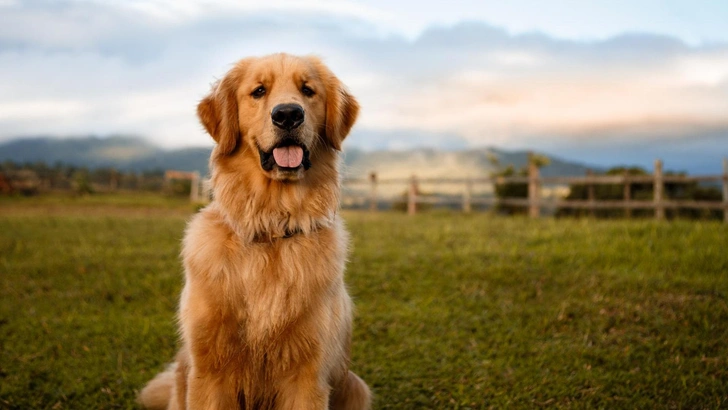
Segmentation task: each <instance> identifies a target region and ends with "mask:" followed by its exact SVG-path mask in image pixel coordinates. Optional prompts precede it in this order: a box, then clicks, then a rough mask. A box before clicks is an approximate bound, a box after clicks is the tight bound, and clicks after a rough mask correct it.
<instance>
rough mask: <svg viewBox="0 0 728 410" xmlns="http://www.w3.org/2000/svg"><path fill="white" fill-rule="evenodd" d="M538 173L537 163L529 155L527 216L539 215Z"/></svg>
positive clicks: (534, 216) (536, 216) (535, 216)
mask: <svg viewBox="0 0 728 410" xmlns="http://www.w3.org/2000/svg"><path fill="white" fill-rule="evenodd" d="M538 182H539V175H538V165H537V164H536V161H534V160H533V159H532V158H531V156H530V155H529V159H528V216H530V217H531V218H538V217H539V216H540V213H541V212H540V204H539V199H540V198H539V197H540V192H539V186H538V185H539V184H538Z"/></svg>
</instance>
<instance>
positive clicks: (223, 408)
mask: <svg viewBox="0 0 728 410" xmlns="http://www.w3.org/2000/svg"><path fill="white" fill-rule="evenodd" d="M238 408H239V404H238V397H237V392H236V391H235V390H234V389H232V388H230V386H229V383H226V382H225V379H224V378H222V377H220V375H219V374H209V373H207V374H206V372H202V371H200V369H195V368H192V369H190V373H189V376H188V379H187V410H237V409H238Z"/></svg>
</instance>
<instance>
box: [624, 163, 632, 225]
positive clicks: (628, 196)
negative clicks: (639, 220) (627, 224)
mask: <svg viewBox="0 0 728 410" xmlns="http://www.w3.org/2000/svg"><path fill="white" fill-rule="evenodd" d="M631 200H632V185H631V184H630V182H629V171H627V170H626V169H625V170H624V202H625V207H624V216H625V217H627V219H629V218H632V208H631V207H630V201H631Z"/></svg>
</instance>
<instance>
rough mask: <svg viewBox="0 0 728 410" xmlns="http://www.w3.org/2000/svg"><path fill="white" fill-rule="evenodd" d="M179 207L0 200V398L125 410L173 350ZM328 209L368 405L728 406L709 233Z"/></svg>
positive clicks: (714, 241)
mask: <svg viewBox="0 0 728 410" xmlns="http://www.w3.org/2000/svg"><path fill="white" fill-rule="evenodd" d="M191 212H193V208H192V206H190V205H189V204H186V203H185V202H183V201H175V200H171V199H159V198H152V197H149V198H147V199H143V200H141V201H135V200H133V199H123V198H116V197H114V198H104V197H91V198H90V199H88V198H87V199H73V200H70V199H64V200H58V199H41V200H40V201H34V200H25V199H24V200H17V199H13V200H8V199H3V200H2V201H0V408H10V409H31V408H32V409H34V408H53V409H63V408H74V409H93V408H104V409H106V408H136V405H135V403H134V397H135V394H136V392H137V391H138V389H139V388H141V387H142V385H143V384H144V382H146V381H147V380H148V379H149V378H150V377H151V376H153V375H154V374H155V373H156V372H157V371H159V370H160V369H161V368H162V367H163V366H164V363H165V362H167V361H168V360H169V359H171V358H172V356H173V354H174V352H175V347H176V342H177V340H176V333H175V332H176V330H175V324H174V312H175V308H176V301H177V295H178V292H179V290H180V288H181V268H180V264H179V261H178V257H177V255H178V249H179V240H180V238H181V236H182V232H183V228H184V224H185V220H186V218H187V217H189V215H190V214H191ZM345 218H346V220H347V221H348V225H349V229H350V230H351V232H352V234H353V254H352V256H351V261H350V263H349V267H348V271H347V281H348V283H349V286H350V290H351V293H352V295H353V296H354V298H355V301H356V305H357V316H356V323H355V327H356V331H355V337H354V351H353V356H354V357H353V364H352V367H353V369H354V370H355V371H356V372H357V373H359V374H360V375H361V376H362V377H363V378H364V379H365V380H367V382H368V383H369V384H370V386H371V387H372V389H373V390H374V392H375V394H376V402H375V407H376V408H380V409H422V408H447V409H449V408H453V409H467V408H473V409H480V408H491V407H493V408H508V409H511V408H537V407H549V408H608V409H613V408H629V409H632V408H726V407H728V343H727V341H728V301H727V299H726V298H728V227H726V226H725V225H723V224H720V223H712V222H711V223H707V222H679V221H678V222H672V223H663V224H660V223H655V222H652V221H592V220H558V221H555V220H548V219H544V220H538V221H531V220H527V219H521V218H510V219H506V218H498V217H492V216H488V215H480V214H474V215H463V214H457V213H452V214H451V213H431V214H422V215H418V216H416V217H407V216H405V215H401V214H387V213H385V214H365V213H345Z"/></svg>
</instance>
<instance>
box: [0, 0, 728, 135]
mask: <svg viewBox="0 0 728 410" xmlns="http://www.w3.org/2000/svg"><path fill="white" fill-rule="evenodd" d="M0 7H1V9H0V16H2V17H0V23H2V24H0V139H7V138H11V137H15V136H18V135H29V134H51V135H69V134H88V133H97V134H110V133H125V134H138V135H145V136H148V137H149V138H150V139H152V140H154V141H155V142H157V143H160V144H162V145H164V146H168V147H177V146H186V145H204V144H210V143H211V141H210V139H209V137H208V136H206V135H204V133H203V131H202V128H201V127H200V126H199V124H198V123H197V119H196V118H195V116H194V108H195V105H196V103H197V101H198V100H199V99H200V98H201V97H202V96H203V95H204V94H205V93H207V91H208V87H209V84H210V83H211V82H212V81H214V80H215V78H217V77H220V76H221V75H223V74H224V72H225V71H226V70H227V69H228V68H229V67H230V64H231V63H232V62H234V61H235V60H237V59H238V58H241V57H243V56H247V55H260V54H267V53H270V52H277V51H287V52H292V53H296V54H306V53H314V54H319V55H322V56H323V57H324V58H325V60H326V61H327V63H328V64H329V65H331V66H332V68H333V70H334V71H335V72H336V73H337V74H338V75H339V76H340V77H341V78H342V79H343V80H344V82H346V83H347V84H348V85H349V87H350V88H351V90H352V91H353V92H354V94H355V95H357V96H358V97H359V99H360V101H361V104H362V107H363V110H362V115H361V119H360V122H359V125H358V126H357V130H356V133H355V135H354V136H353V137H352V138H351V140H350V141H349V144H354V145H356V146H361V147H366V148H376V147H382V146H389V147H411V146H413V145H416V144H418V143H419V144H426V145H430V146H439V147H445V146H448V143H449V142H450V143H451V144H450V146H453V147H455V146H457V147H462V146H465V145H470V146H484V145H500V146H504V147H513V148H516V147H518V148H522V147H532V148H542V147H545V146H557V145H559V146H566V145H568V144H577V145H578V144H582V145H583V146H593V144H595V143H596V141H604V140H606V141H612V142H614V143H621V142H623V141H626V140H632V139H639V140H641V141H656V140H659V141H672V140H686V139H689V138H690V136H691V135H695V134H705V133H710V134H711V135H721V133H724V134H723V135H728V45H725V44H710V45H701V46H691V45H687V44H685V43H683V42H681V41H679V40H676V39H674V38H670V37H666V36H657V35H647V34H628V35H622V36H618V37H614V38H609V39H605V40H600V41H590V42H584V41H571V40H563V39H555V38H552V37H549V36H547V35H545V34H538V33H530V34H518V35H514V34H511V33H509V32H508V31H506V30H504V29H501V28H497V27H493V26H490V25H487V24H485V23H475V22H473V23H462V24H457V25H453V26H448V27H432V28H429V29H427V30H425V31H424V32H422V33H421V34H420V35H419V36H417V37H415V38H406V37H403V36H400V35H397V34H394V33H393V32H390V31H387V30H386V29H383V27H384V26H386V24H385V23H386V22H387V21H390V20H391V19H392V18H394V17H396V16H394V17H393V16H392V15H390V14H387V13H385V12H381V11H380V10H378V9H374V8H369V7H366V6H364V5H362V3H360V2H353V1H345V2H330V1H324V0H321V1H315V2H311V3H299V2H293V1H277V0H276V1H271V2H267V3H265V4H264V5H261V3H260V2H250V1H245V2H234V1H190V0H184V1H176V2H168V1H162V0H157V1H147V2H141V1H137V0H134V1H130V2H119V3H110V2H102V1H68V2H44V1H32V2H23V3H20V2H5V3H0ZM368 134H370V135H372V137H371V138H369V139H368V138H367V135H368ZM438 135H439V136H441V137H440V138H439V139H438ZM423 136H426V137H423ZM718 140H720V138H718ZM589 144H592V145H589ZM352 146H353V145H352ZM720 149H727V147H726V145H723V146H722V148H720Z"/></svg>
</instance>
